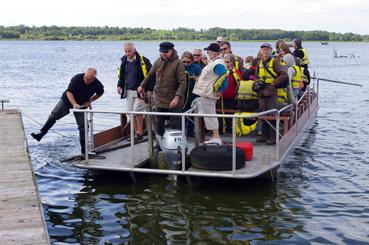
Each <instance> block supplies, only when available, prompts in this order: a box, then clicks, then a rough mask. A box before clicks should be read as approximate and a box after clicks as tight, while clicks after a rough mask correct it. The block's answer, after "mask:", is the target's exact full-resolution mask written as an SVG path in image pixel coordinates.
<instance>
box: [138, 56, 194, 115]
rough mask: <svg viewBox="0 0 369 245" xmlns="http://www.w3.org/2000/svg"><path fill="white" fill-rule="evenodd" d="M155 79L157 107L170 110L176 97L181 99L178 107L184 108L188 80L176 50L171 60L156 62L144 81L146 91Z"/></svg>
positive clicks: (160, 59)
mask: <svg viewBox="0 0 369 245" xmlns="http://www.w3.org/2000/svg"><path fill="white" fill-rule="evenodd" d="M155 79H156V82H155V86H154V101H155V106H156V107H160V108H165V109H169V105H170V102H171V101H172V100H173V98H174V97H175V96H179V97H180V100H179V103H178V105H177V107H181V106H183V103H184V94H185V91H186V87H187V79H186V73H185V67H184V65H183V63H182V61H181V60H180V59H179V58H178V55H177V51H176V50H174V53H173V55H172V57H171V58H170V59H169V60H163V59H162V58H161V57H159V58H158V59H157V60H156V61H155V63H154V65H153V66H152V67H151V69H150V71H149V73H148V74H147V77H146V78H145V79H144V80H143V81H142V83H141V87H143V88H144V89H145V90H146V88H147V87H148V86H149V84H150V83H151V82H153V81H155Z"/></svg>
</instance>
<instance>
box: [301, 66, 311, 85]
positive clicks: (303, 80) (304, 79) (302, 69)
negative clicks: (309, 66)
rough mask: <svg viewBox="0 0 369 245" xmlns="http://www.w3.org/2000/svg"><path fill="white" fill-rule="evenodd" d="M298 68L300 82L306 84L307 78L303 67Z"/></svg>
mask: <svg viewBox="0 0 369 245" xmlns="http://www.w3.org/2000/svg"><path fill="white" fill-rule="evenodd" d="M300 68H301V81H302V82H303V83H308V82H309V80H308V78H307V76H306V75H305V70H304V67H300Z"/></svg>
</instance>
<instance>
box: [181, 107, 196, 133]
mask: <svg viewBox="0 0 369 245" xmlns="http://www.w3.org/2000/svg"><path fill="white" fill-rule="evenodd" d="M187 104H189V105H186V106H185V107H184V108H182V112H186V111H188V110H189V109H191V103H187ZM193 122H194V117H188V118H187V117H186V134H187V135H192V134H193V133H194V129H195V124H194V123H193Z"/></svg>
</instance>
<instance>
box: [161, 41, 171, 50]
mask: <svg viewBox="0 0 369 245" xmlns="http://www.w3.org/2000/svg"><path fill="white" fill-rule="evenodd" d="M159 47H160V48H159V51H160V52H163V51H167V50H170V49H173V48H174V44H173V43H171V42H163V43H161V44H159Z"/></svg>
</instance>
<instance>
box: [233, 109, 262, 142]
mask: <svg viewBox="0 0 369 245" xmlns="http://www.w3.org/2000/svg"><path fill="white" fill-rule="evenodd" d="M254 114H256V113H255V112H237V113H235V115H242V116H250V115H254ZM235 120H236V134H237V136H245V135H247V134H249V133H251V132H252V131H254V130H255V129H256V124H257V123H258V119H257V118H256V117H253V118H236V119H235Z"/></svg>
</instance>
